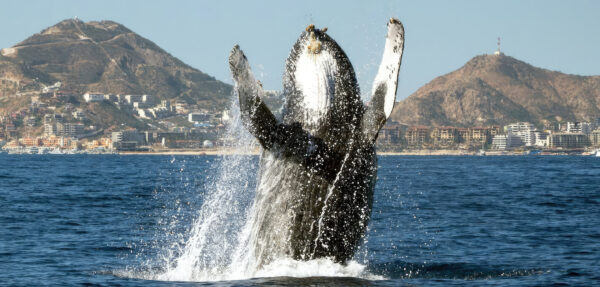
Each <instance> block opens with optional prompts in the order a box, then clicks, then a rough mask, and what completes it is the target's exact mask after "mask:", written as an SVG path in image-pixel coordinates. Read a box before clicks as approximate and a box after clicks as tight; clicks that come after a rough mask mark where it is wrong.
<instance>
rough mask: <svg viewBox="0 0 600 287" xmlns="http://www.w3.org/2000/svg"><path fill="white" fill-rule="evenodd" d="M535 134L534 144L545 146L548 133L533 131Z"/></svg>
mask: <svg viewBox="0 0 600 287" xmlns="http://www.w3.org/2000/svg"><path fill="white" fill-rule="evenodd" d="M533 134H534V135H535V144H534V145H535V146H537V147H545V146H548V134H547V133H545V132H541V131H534V132H533Z"/></svg>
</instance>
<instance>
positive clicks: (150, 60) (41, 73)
mask: <svg viewBox="0 0 600 287" xmlns="http://www.w3.org/2000/svg"><path fill="white" fill-rule="evenodd" d="M224 65H226V63H225V62H224ZM0 80H1V81H0V97H5V96H13V95H14V94H16V93H23V92H27V91H29V90H39V88H40V87H43V86H44V85H51V84H53V83H55V82H57V81H60V82H62V84H63V86H62V89H64V90H69V91H74V92H78V93H84V92H86V91H93V92H101V93H113V94H149V95H153V96H156V97H157V98H158V99H181V100H185V101H187V102H188V103H189V104H198V105H201V106H203V107H206V108H219V109H220V108H223V107H225V106H226V105H227V104H228V101H229V95H230V92H231V86H230V85H228V84H225V83H223V82H220V81H218V80H216V79H215V78H213V77H211V76H209V75H207V74H205V73H203V72H201V71H199V70H197V69H194V68H192V67H190V66H188V65H186V64H185V63H183V62H181V61H180V60H179V59H177V58H175V57H173V56H172V55H170V54H169V53H167V52H166V51H164V50H163V49H161V48H160V47H158V46H157V45H156V44H154V43H153V42H151V41H149V40H147V39H145V38H143V37H141V36H139V35H137V34H136V33H134V32H132V31H131V30H129V29H127V28H126V27H124V26H123V25H120V24H118V23H115V22H112V21H100V22H82V21H80V20H75V19H70V20H64V21H62V22H60V23H58V24H56V25H54V26H52V27H49V28H47V29H45V30H43V31H41V32H40V33H38V34H35V35H33V36H31V37H29V38H27V39H25V40H24V41H22V42H20V43H18V44H16V45H15V46H13V47H11V48H5V49H2V51H1V56H0Z"/></svg>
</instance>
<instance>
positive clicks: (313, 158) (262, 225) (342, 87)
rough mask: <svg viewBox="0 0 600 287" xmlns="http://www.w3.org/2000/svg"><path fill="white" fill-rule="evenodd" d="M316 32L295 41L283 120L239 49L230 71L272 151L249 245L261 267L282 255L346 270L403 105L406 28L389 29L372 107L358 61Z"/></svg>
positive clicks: (254, 128) (251, 121)
mask: <svg viewBox="0 0 600 287" xmlns="http://www.w3.org/2000/svg"><path fill="white" fill-rule="evenodd" d="M326 31H327V29H326V28H323V29H317V28H315V26H314V25H309V26H308V27H307V28H306V30H305V31H303V32H302V33H301V35H300V37H299V39H298V40H297V41H296V43H295V44H294V46H293V48H292V51H291V52H290V55H289V57H288V59H287V61H286V66H285V72H284V77H283V94H284V96H285V105H284V108H283V112H282V116H281V118H277V117H275V116H274V115H273V113H272V112H271V111H270V110H269V108H268V107H267V106H266V105H265V103H264V101H263V98H262V95H263V89H262V85H261V83H260V82H259V81H257V80H256V79H255V78H254V76H253V74H252V71H251V69H250V65H249V63H248V60H247V58H246V56H245V55H244V53H243V52H242V50H241V49H240V47H239V46H237V45H236V46H235V47H234V48H233V50H232V51H231V53H230V56H229V66H230V69H231V73H232V76H233V79H234V82H235V88H234V91H235V93H237V95H238V97H239V106H240V115H241V119H242V122H243V124H244V126H245V127H246V129H247V130H248V131H249V132H250V133H251V134H252V135H254V137H256V139H257V140H258V142H259V143H260V145H261V147H262V153H261V157H260V167H259V172H258V173H259V174H258V179H257V180H258V181H257V190H256V197H255V200H254V205H253V209H252V210H253V212H252V213H251V214H250V215H249V216H250V219H249V220H250V222H252V225H253V226H252V228H251V230H252V231H251V234H250V237H249V239H248V246H249V249H250V250H249V251H248V252H251V253H253V257H254V258H256V259H255V260H256V261H257V263H256V264H258V265H263V264H268V263H270V262H272V261H273V260H274V259H278V258H293V259H296V260H310V259H315V258H329V259H331V260H334V261H335V262H340V263H344V262H346V261H348V260H350V259H352V257H353V256H354V253H355V252H356V250H357V248H358V245H359V244H360V240H361V239H362V237H363V236H364V233H365V231H366V228H367V224H368V221H369V218H370V214H371V208H372V204H373V190H374V186H375V180H376V175H377V158H376V153H375V141H376V139H377V135H378V132H379V130H380V129H381V127H382V126H383V125H384V124H385V122H386V119H387V118H388V117H389V115H390V113H391V112H392V108H393V106H394V102H395V97H396V89H397V82H398V73H399V70H400V64H401V61H402V51H403V49H404V28H403V26H402V23H400V21H398V20H396V19H394V18H392V19H390V21H389V22H388V24H387V37H386V39H385V48H384V52H383V58H382V61H381V64H380V66H379V70H378V72H377V76H376V77H375V81H374V85H373V90H372V96H371V100H370V102H369V103H368V104H367V105H365V104H363V102H362V101H361V98H360V91H359V87H358V84H357V80H356V75H355V72H354V69H353V67H352V64H351V63H350V60H349V59H348V57H347V56H346V54H345V53H344V51H343V50H342V49H341V48H340V46H339V45H338V44H337V43H336V41H334V40H333V39H332V38H331V37H330V36H329V35H328V34H327V33H326Z"/></svg>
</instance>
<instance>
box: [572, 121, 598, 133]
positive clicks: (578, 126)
mask: <svg viewBox="0 0 600 287" xmlns="http://www.w3.org/2000/svg"><path fill="white" fill-rule="evenodd" d="M567 132H568V133H572V134H584V135H589V134H590V133H591V132H592V124H591V123H587V122H567Z"/></svg>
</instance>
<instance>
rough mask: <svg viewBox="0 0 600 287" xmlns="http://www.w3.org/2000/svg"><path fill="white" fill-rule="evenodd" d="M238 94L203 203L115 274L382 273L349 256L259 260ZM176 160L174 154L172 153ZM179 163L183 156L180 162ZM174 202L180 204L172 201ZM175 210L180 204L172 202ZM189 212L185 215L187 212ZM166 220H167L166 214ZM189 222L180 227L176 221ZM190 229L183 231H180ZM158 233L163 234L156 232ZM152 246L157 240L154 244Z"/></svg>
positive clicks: (250, 162) (249, 144) (198, 277)
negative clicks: (141, 262)
mask: <svg viewBox="0 0 600 287" xmlns="http://www.w3.org/2000/svg"><path fill="white" fill-rule="evenodd" d="M239 110H240V109H239V107H238V103H237V97H234V100H233V101H232V104H231V109H230V113H231V119H232V120H231V123H230V125H229V128H228V130H227V132H226V134H225V138H226V139H227V140H226V145H227V148H228V149H229V150H231V151H232V152H231V155H226V156H223V157H222V158H220V160H217V161H215V162H214V163H213V164H212V168H213V169H214V170H217V172H216V176H215V177H214V178H210V179H209V182H208V184H206V187H205V190H206V193H205V194H204V196H203V203H202V206H201V208H200V209H199V210H198V211H197V212H196V214H195V219H194V220H193V221H192V222H191V223H189V220H188V221H185V220H182V219H181V218H176V219H172V222H170V223H169V222H167V223H165V225H167V227H166V228H165V229H164V230H163V231H167V233H173V232H178V233H179V234H174V235H172V234H167V235H164V234H163V235H162V236H163V237H165V238H163V239H162V240H156V241H155V242H154V243H153V244H156V245H159V244H160V245H162V246H161V247H158V248H159V249H160V250H159V251H158V252H156V254H157V255H155V256H157V257H158V258H154V259H150V260H148V262H146V263H145V265H146V266H144V267H143V268H141V269H142V270H140V268H132V270H125V271H122V272H118V274H119V276H125V277H134V278H142V279H149V280H161V281H223V280H243V279H249V278H257V277H281V276H287V277H313V276H335V277H357V278H364V279H382V278H379V277H377V276H375V275H372V274H370V273H369V272H367V271H366V265H363V264H360V263H358V262H356V261H350V262H348V263H347V264H345V265H342V264H339V263H335V262H333V261H332V260H329V259H325V258H321V259H315V260H310V261H298V260H294V259H291V258H287V257H285V256H279V255H278V256H277V257H276V258H275V259H274V260H273V261H272V262H270V263H269V264H267V265H265V266H260V264H258V262H257V261H256V258H257V256H256V254H255V249H254V244H255V242H254V241H255V240H256V238H255V235H256V232H257V231H256V230H255V229H256V228H257V226H256V224H255V223H256V221H257V212H255V210H253V209H254V204H255V205H257V206H260V204H258V203H256V202H255V203H254V204H253V202H254V201H255V198H254V197H255V193H256V187H255V186H256V179H255V177H256V173H257V165H256V163H257V162H256V158H255V157H253V156H250V154H252V153H253V152H254V151H255V150H256V149H257V145H258V144H257V142H256V141H255V139H254V137H253V136H252V135H250V134H249V133H248V132H247V130H246V129H245V128H244V126H243V125H242V122H241V119H240V114H239ZM170 161H172V163H175V158H172V159H170ZM181 164H182V168H184V166H185V162H182V163H181ZM175 205H178V204H177V203H175ZM175 209H176V210H177V215H176V216H175V217H184V216H185V215H184V214H182V213H180V212H179V209H180V207H175ZM188 216H189V215H188ZM165 221H169V220H168V219H166V220H165ZM184 222H187V224H188V225H190V226H187V227H185V228H183V229H181V226H180V227H179V228H177V227H176V225H178V224H179V225H181V224H182V223H184ZM182 232H183V233H188V234H181V233H182ZM157 236H159V237H160V236H161V235H160V234H157ZM155 248H156V246H155Z"/></svg>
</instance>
